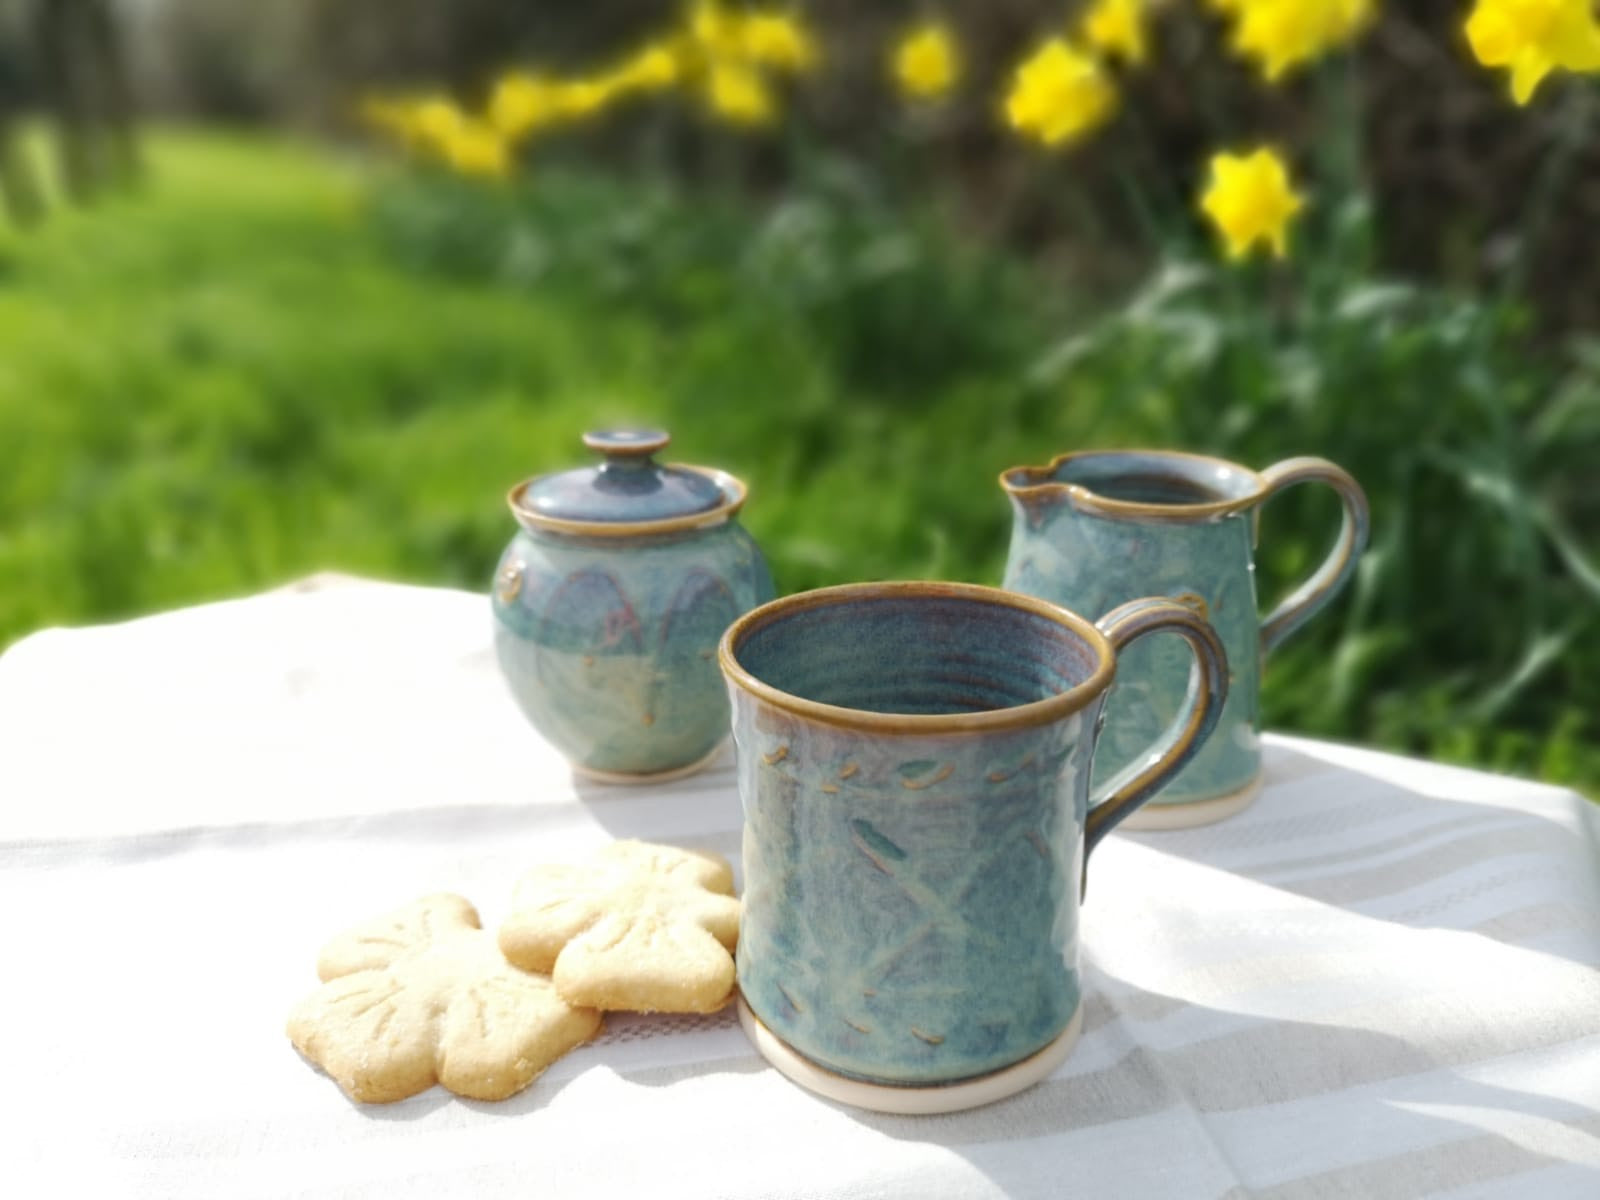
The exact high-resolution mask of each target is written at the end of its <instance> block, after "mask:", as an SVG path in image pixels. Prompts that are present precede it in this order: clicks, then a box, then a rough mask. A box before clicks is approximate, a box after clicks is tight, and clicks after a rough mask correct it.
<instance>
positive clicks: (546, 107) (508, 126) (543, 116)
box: [488, 74, 561, 139]
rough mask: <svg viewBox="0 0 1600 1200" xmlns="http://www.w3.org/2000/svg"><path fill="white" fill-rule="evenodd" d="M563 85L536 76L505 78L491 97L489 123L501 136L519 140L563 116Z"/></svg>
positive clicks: (498, 83) (517, 75) (520, 75)
mask: <svg viewBox="0 0 1600 1200" xmlns="http://www.w3.org/2000/svg"><path fill="white" fill-rule="evenodd" d="M559 89H560V85H558V84H555V83H552V82H551V81H550V80H548V79H540V78H538V77H537V76H534V75H523V74H511V75H506V76H504V77H502V78H501V79H500V80H499V81H498V82H497V83H496V84H495V86H494V91H493V92H492V93H490V96H489V114H488V115H489V124H490V125H492V126H494V128H495V129H496V130H498V131H499V132H500V134H501V136H502V137H507V138H512V139H515V138H520V137H523V136H524V135H526V134H528V133H530V132H532V131H533V130H535V129H538V128H539V127H540V126H543V125H547V124H549V123H551V122H552V121H554V120H556V119H557V118H558V117H559V116H560V114H561V105H560V100H559Z"/></svg>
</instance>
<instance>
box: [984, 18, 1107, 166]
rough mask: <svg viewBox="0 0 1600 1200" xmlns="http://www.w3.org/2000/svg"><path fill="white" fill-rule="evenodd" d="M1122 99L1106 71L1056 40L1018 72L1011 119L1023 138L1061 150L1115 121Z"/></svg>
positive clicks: (1010, 104) (1008, 107)
mask: <svg viewBox="0 0 1600 1200" xmlns="http://www.w3.org/2000/svg"><path fill="white" fill-rule="evenodd" d="M1116 100H1117V94H1116V91H1115V90H1114V89H1113V88H1112V86H1111V81H1110V80H1109V79H1108V78H1107V77H1106V73H1105V69H1104V68H1102V67H1101V65H1100V64H1099V63H1098V62H1096V61H1095V60H1094V59H1093V58H1092V57H1090V56H1089V55H1087V54H1084V53H1083V52H1081V51H1079V50H1076V49H1074V48H1073V47H1072V46H1071V45H1070V44H1069V43H1068V42H1067V41H1066V40H1065V39H1063V38H1051V39H1050V40H1049V41H1047V42H1045V43H1044V45H1042V46H1040V47H1039V49H1038V50H1037V51H1035V52H1034V54H1033V55H1032V57H1030V58H1028V59H1027V60H1026V61H1025V62H1023V63H1022V64H1021V65H1020V66H1019V67H1018V68H1017V73H1016V76H1015V78H1014V79H1013V80H1012V84H1011V92H1010V94H1009V95H1008V96H1007V97H1006V119H1007V120H1008V121H1009V122H1010V123H1011V127H1012V128H1013V129H1015V130H1016V131H1017V132H1018V133H1021V134H1024V135H1026V136H1028V137H1032V138H1035V139H1037V140H1038V141H1040V142H1043V143H1044V144H1045V145H1046V146H1060V145H1063V144H1064V143H1066V142H1070V141H1073V140H1075V139H1076V138H1078V137H1081V136H1082V135H1083V134H1085V133H1087V132H1089V131H1090V130H1092V129H1094V128H1095V127H1096V126H1097V125H1099V124H1100V123H1101V122H1103V121H1104V120H1105V119H1106V118H1107V117H1108V116H1110V115H1111V111H1112V109H1113V108H1114V107H1115V106H1116Z"/></svg>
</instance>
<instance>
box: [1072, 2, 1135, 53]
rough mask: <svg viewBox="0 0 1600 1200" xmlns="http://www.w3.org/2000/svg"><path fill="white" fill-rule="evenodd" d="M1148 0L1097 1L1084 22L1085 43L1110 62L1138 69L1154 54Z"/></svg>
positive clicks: (1085, 15) (1085, 16)
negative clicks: (1148, 35) (1118, 61)
mask: <svg viewBox="0 0 1600 1200" xmlns="http://www.w3.org/2000/svg"><path fill="white" fill-rule="evenodd" d="M1146 7H1147V0H1095V2H1094V4H1093V5H1091V6H1090V8H1089V11H1088V12H1087V13H1086V14H1084V18H1083V40H1084V41H1085V42H1087V43H1088V44H1089V45H1090V46H1092V47H1094V48H1095V49H1096V50H1098V51H1100V53H1101V54H1104V55H1105V56H1106V57H1108V58H1119V59H1121V60H1122V61H1123V62H1125V63H1129V64H1130V65H1134V66H1137V65H1138V64H1139V63H1142V62H1144V60H1145V59H1146V58H1148V57H1149V54H1150V43H1149V41H1148V39H1147V38H1146V36H1145V9H1146Z"/></svg>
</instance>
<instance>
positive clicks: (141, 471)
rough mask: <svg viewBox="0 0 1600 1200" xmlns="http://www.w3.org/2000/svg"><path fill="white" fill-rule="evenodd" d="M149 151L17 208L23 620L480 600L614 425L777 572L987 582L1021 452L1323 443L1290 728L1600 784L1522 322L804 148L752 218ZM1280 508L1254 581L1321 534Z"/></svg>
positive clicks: (4, 324)
mask: <svg viewBox="0 0 1600 1200" xmlns="http://www.w3.org/2000/svg"><path fill="white" fill-rule="evenodd" d="M150 149H151V153H150V159H151V180H150V183H149V185H148V186H147V187H146V188H145V190H143V191H142V192H140V193H139V194H137V195H134V196H130V197H124V198H118V199H113V200H108V201H106V202H104V203H103V204H102V205H100V206H99V207H97V208H95V209H94V210H92V211H88V212H70V211H58V212H57V213H56V214H55V215H53V217H52V219H51V220H50V221H49V223H48V224H47V225H46V226H44V227H43V228H42V229H40V230H38V231H36V232H33V233H29V234H27V235H12V234H7V235H3V237H0V645H4V644H6V643H7V642H9V641H10V640H12V639H14V638H16V637H17V636H20V635H21V634H23V633H25V632H27V631H28V630H30V629H34V628H37V627H40V626H44V625H47V624H53V623H61V622H81V621H98V620H104V619H108V618H115V617H121V616H126V615H130V614H134V613H138V612H144V611H150V610H154V609H160V608H166V607H171V606H175V605H179V604H184V603H190V602H194V601H199V600H204V599H208V598H211V597H217V596H222V595H229V594H235V593H238V592H241V591H247V590H252V589H257V588H261V587H264V586H268V585H271V584H274V583H277V582H280V581H283V580H286V579H290V578H293V577H295V576H297V575H301V574H304V573H307V572H310V571H314V570H319V569H324V568H336V569H341V570H346V571H353V572H361V573H370V574H375V575H382V576H390V577H396V578H403V579H413V580H419V581H428V582H437V583H447V584H456V585H459V586H463V587H469V588H475V589H486V587H487V580H488V576H489V573H490V571H491V569H492V566H493V563H494V560H495V557H496V556H497V554H498V552H499V549H500V548H501V546H502V545H503V543H504V542H505V540H506V539H507V538H508V537H509V535H510V532H511V528H512V526H511V522H510V518H509V516H508V515H507V513H506V511H505V508H504V503H503V497H504V493H505V490H506V489H507V487H508V486H509V485H510V484H511V483H513V482H515V481H516V480H518V479H519V478H522V477H525V476H526V475H528V474H530V473H532V472H536V471H541V470H546V469H551V468H555V467H558V466H563V465H567V464H571V463H573V462H574V461H576V460H578V459H580V458H581V457H582V450H581V447H580V446H579V443H578V435H579V434H580V433H581V432H582V431H583V430H584V429H585V428H591V427H595V426H599V425H603V424H609V423H616V422H625V421H637V422H646V423H651V424H662V425H665V426H667V427H668V428H670V429H671V430H672V431H673V433H674V435H675V439H676V440H675V445H674V454H675V455H677V456H679V457H681V458H683V459H687V460H689V461H698V462H709V463H716V464H718V465H721V466H725V467H727V468H729V469H731V470H733V471H735V472H737V473H739V474H740V475H742V476H744V477H745V478H746V479H747V480H748V481H749V482H750V484H751V493H752V495H751V501H750V504H749V507H748V509H747V523H748V525H749V526H750V528H751V529H752V531H753V532H754V533H755V534H756V536H757V537H758V538H759V539H760V540H761V542H762V544H763V545H764V547H765V548H766V549H767V551H768V553H769V556H770V557H771V558H772V560H773V565H774V570H775V573H776V575H777V577H778V582H779V586H780V587H781V588H783V589H785V590H796V589H799V588H804V587H810V586H816V585H819V584H824V583H830V582H837V581H842V580H847V579H871V578H887V577H896V576H899V577H950V578H966V579H975V580H979V581H983V582H996V581H998V578H999V574H1000V568H1001V565H1002V563H1003V560H1004V556H1005V552H1006V546H1007V539H1008V536H1009V527H1010V514H1009V510H1008V507H1007V504H1006V502H1005V500H1004V497H1003V496H1002V495H1001V493H1000V491H999V488H998V487H997V485H996V475H997V474H998V472H999V471H1000V470H1001V469H1002V468H1004V467H1006V466H1009V465H1014V464H1017V463H1022V462H1039V461H1043V460H1044V459H1046V458H1048V457H1049V456H1050V455H1052V454H1053V453H1056V452H1058V451H1060V450H1064V449H1068V448H1073V447H1081V446H1088V445H1115V444H1131V443H1154V444H1172V445H1186V446H1191V447H1194V448H1201V449H1212V450H1217V451H1220V452H1224V453H1227V454H1230V455H1233V456H1236V457H1239V458H1240V459H1241V460H1242V461H1247V462H1250V463H1252V464H1255V465H1264V464H1265V463H1266V462H1268V461H1271V460H1273V459H1275V458H1279V457H1284V456H1287V455H1289V454H1296V453H1322V454H1325V455H1327V456H1329V457H1332V458H1335V459H1337V460H1339V461H1341V462H1343V463H1344V464H1345V465H1347V466H1348V467H1350V468H1351V469H1352V470H1353V471H1354V472H1355V473H1356V474H1357V475H1358V476H1359V477H1360V478H1361V479H1362V480H1363V482H1364V483H1365V484H1366V485H1367V487H1368V488H1369V490H1370V492H1371V493H1372V496H1373V501H1374V509H1375V516H1376V527H1375V528H1376V533H1375V539H1374V552H1373V554H1372V555H1371V556H1369V559H1368V561H1367V564H1366V566H1365V568H1364V570H1363V572H1362V576H1361V579H1360V581H1359V582H1358V585H1357V586H1356V587H1355V588H1354V589H1353V594H1352V595H1351V596H1350V597H1347V598H1346V599H1344V600H1343V601H1341V602H1340V603H1339V604H1338V605H1337V606H1336V608H1335V609H1334V610H1333V611H1332V612H1331V613H1330V614H1329V615H1328V616H1327V617H1325V618H1324V619H1323V620H1321V621H1320V622H1319V623H1318V624H1317V625H1316V626H1315V627H1314V628H1313V629H1311V630H1310V631H1308V632H1307V633H1306V634H1305V635H1303V636H1299V637H1297V638H1296V639H1295V640H1294V642H1293V643H1292V644H1291V646H1290V647H1289V648H1288V649H1287V650H1286V651H1285V652H1284V653H1283V654H1282V655H1281V656H1279V657H1278V658H1276V659H1275V660H1274V662H1273V664H1272V670H1271V672H1270V675H1269V683H1268V689H1267V696H1266V708H1267V713H1268V717H1269V721H1270V722H1271V723H1272V724H1273V725H1275V726H1277V727H1280V728H1297V729H1303V730H1307V731H1310V732H1316V733H1322V734H1330V735H1335V736H1342V737H1348V738H1355V739H1360V740H1367V741H1374V742H1379V743H1382V744H1385V745H1389V746H1393V747H1396V748H1400V749H1405V750H1410V751H1417V752H1423V753H1431V754H1436V755H1439V756H1442V757H1448V758H1452V759H1457V760H1462V761H1472V762H1478V763H1483V764H1487V765H1491V766H1497V767H1503V768H1506V769H1511V770H1517V771H1523V772H1531V773H1538V774H1542V775H1544V776H1546V777H1549V778H1553V779H1562V780H1575V781H1578V782H1580V783H1584V784H1586V785H1593V784H1594V783H1595V782H1596V781H1600V748H1597V746H1596V743H1597V741H1600V737H1597V729H1596V723H1595V722H1596V718H1595V717H1594V715H1593V714H1595V713H1596V712H1600V654H1597V653H1596V651H1595V650H1594V649H1592V648H1591V647H1592V646H1593V643H1594V638H1593V636H1592V635H1593V632H1594V630H1595V621H1594V617H1595V615H1596V613H1597V611H1600V576H1595V577H1594V578H1590V577H1588V576H1587V575H1585V572H1586V571H1591V570H1592V568H1590V567H1589V565H1588V564H1589V561H1590V560H1589V559H1588V558H1587V557H1586V556H1587V555H1588V553H1589V552H1590V551H1589V548H1588V547H1585V546H1584V545H1582V544H1581V542H1580V540H1579V538H1578V535H1577V534H1576V533H1574V532H1573V530H1575V529H1582V528H1585V522H1586V521H1588V520H1589V519H1590V518H1591V517H1593V516H1595V515H1597V514H1596V513H1595V511H1594V506H1595V504H1596V497H1595V496H1594V493H1593V489H1592V488H1590V487H1587V486H1586V485H1585V484H1584V480H1585V479H1587V478H1590V477H1591V476H1590V473H1591V471H1592V468H1591V466H1590V464H1591V463H1592V462H1593V461H1596V459H1595V458H1593V454H1594V453H1595V452H1596V450H1600V417H1597V414H1600V403H1597V401H1600V387H1597V386H1596V384H1595V380H1596V378H1597V376H1600V372H1597V371H1596V370H1595V369H1593V368H1592V367H1584V366H1583V365H1582V363H1581V362H1579V361H1578V360H1576V359H1572V360H1569V359H1568V358H1565V357H1558V356H1552V355H1549V354H1539V353H1537V352H1535V351H1534V350H1532V349H1530V348H1528V347H1527V346H1526V345H1525V339H1524V338H1523V335H1522V333H1521V330H1520V329H1519V327H1518V324H1517V316H1516V314H1515V312H1514V310H1511V309H1508V308H1504V307H1493V306H1491V307H1484V306H1477V305H1473V304H1471V303H1469V302H1458V301H1456V300H1452V299H1449V298H1445V297H1437V296H1433V295H1431V294H1427V293H1419V292H1415V291H1410V290H1405V289H1384V288H1374V287H1373V286H1372V285H1371V284H1370V283H1369V281H1367V280H1366V279H1365V278H1364V277H1359V276H1355V275H1353V273H1352V272H1351V271H1350V270H1342V271H1341V270H1335V269H1332V268H1330V267H1329V266H1328V263H1329V262H1330V261H1332V262H1333V263H1334V264H1335V266H1337V265H1338V258H1337V256H1336V255H1334V256H1329V257H1325V258H1323V259H1320V260H1318V259H1314V258H1311V259H1309V260H1308V263H1307V264H1306V274H1307V282H1305V283H1304V285H1303V287H1302V288H1301V289H1300V291H1299V292H1298V293H1297V294H1296V295H1295V296H1294V297H1292V302H1286V301H1285V298H1284V297H1283V296H1282V295H1281V294H1280V293H1281V291H1282V288H1281V284H1279V283H1275V282H1274V281H1272V280H1269V279H1266V278H1264V277H1261V276H1258V275H1254V274H1251V273H1243V274H1241V273H1228V272H1223V273H1214V272H1210V271H1204V270H1202V271H1188V272H1176V273H1174V272H1168V273H1167V274H1166V275H1164V276H1163V277H1162V278H1161V279H1160V280H1159V281H1157V283H1156V284H1155V285H1153V286H1152V288H1151V289H1149V290H1148V291H1147V292H1146V293H1144V294H1143V295H1142V296H1140V297H1137V298H1135V300H1134V302H1133V303H1131V304H1130V305H1128V306H1127V307H1125V308H1124V309H1121V310H1118V311H1116V312H1112V313H1108V314H1104V315H1102V316H1099V317H1096V318H1094V319H1090V318H1089V317H1087V316H1085V315H1082V314H1083V310H1082V306H1081V305H1076V304H1075V303H1074V297H1073V296H1072V295H1071V294H1070V292H1069V291H1067V290H1066V289H1064V288H1063V286H1062V285H1061V283H1060V281H1058V280H1053V279H1050V278H1048V277H1046V276H1044V275H1041V274H1040V273H1038V272H1037V271H1036V270H1035V269H1034V268H1032V267H1030V266H1029V265H1027V264H1024V263H1021V262H1018V261H1015V260H1013V259H1011V258H1008V257H1006V256H1003V255H1000V254H997V253H994V252H991V251H986V250H984V249H983V248H981V247H974V246H972V245H971V244H970V243H969V242H967V241H966V240H965V239H962V238H958V237H954V236H952V235H951V234H950V233H949V232H948V230H947V229H946V228H945V227H944V226H943V224H942V223H941V222H940V221H939V220H938V219H936V218H935V217H933V216H931V215H929V213H928V211H927V210H926V209H925V208H920V207H919V208H918V209H917V210H916V211H915V212H908V211H906V210H905V209H904V207H903V206H897V205H896V204H895V203H893V202H892V201H891V200H890V199H889V198H886V197H885V196H883V195H882V194H881V193H880V192H879V191H877V190H876V189H875V188H874V187H873V186H871V184H870V183H869V182H866V181H863V180H861V179H859V178H856V177H853V176H848V175H839V174H830V173H828V172H819V173H817V174H814V175H812V176H810V177H808V178H807V179H806V181H805V184H804V186H802V187H799V188H797V189H796V190H795V191H794V192H793V193H791V195H790V197H789V198H788V199H787V200H785V201H783V202H782V203H781V204H779V205H777V206H776V207H775V208H772V209H769V210H766V211H752V210H751V209H749V208H748V207H747V206H746V205H743V204H740V203H736V202H733V201H730V200H726V199H720V198H718V197H715V196H705V195H698V196H683V195H679V194H677V193H675V192H674V190H673V189H672V188H670V187H668V186H666V185H665V184H662V183H659V182H655V183H652V182H649V181H643V182H641V181H639V180H620V179H616V178H611V179H607V178H604V177H597V176H595V175H593V174H592V173H590V174H585V173H582V172H571V171H567V172H562V171H557V170H551V171H548V172H541V174H540V175H538V176H537V177H536V178H535V179H534V180H533V181H532V182H531V183H528V184H525V185H519V186H517V187H513V188H510V189H506V190H503V191H483V190H480V189H473V188H470V187H466V186H464V185H460V184H455V183H452V182H450V181H439V180H412V179H406V178H404V177H400V176H394V175H390V174H385V173H383V172H375V171H374V170H373V169H372V168H371V167H370V166H364V165H362V164H357V163H344V162H340V161H338V160H335V159H333V158H330V157H329V156H328V155H327V154H326V153H324V152H320V151H317V150H314V149H311V148H307V147H300V146H296V145H293V144H290V143H286V142H281V141H265V140H259V139H247V140H241V139H233V138H229V137H226V136H221V135H216V134H204V133H175V132H167V133H163V134H161V135H159V136H156V137H154V138H153V139H152V142H151V147H150ZM1331 519H1332V518H1331V513H1330V512H1329V510H1328V508H1327V506H1326V505H1325V504H1323V503H1322V502H1321V499H1320V498H1318V497H1315V496H1310V495H1308V496H1297V495H1294V494H1291V495H1290V496H1289V497H1285V498H1284V500H1282V501H1281V502H1279V503H1278V504H1277V505H1275V506H1274V511H1272V512H1271V513H1269V514H1268V516H1267V519H1266V521H1265V522H1264V526H1263V543H1262V571H1263V576H1264V581H1265V586H1264V589H1263V590H1264V591H1267V592H1270V591H1272V590H1273V589H1274V588H1276V587H1278V586H1280V585H1281V584H1282V583H1283V582H1284V581H1286V580H1289V579H1292V578H1294V577H1295V576H1297V575H1301V574H1303V573H1304V572H1305V571H1306V570H1308V569H1309V566H1310V564H1311V562H1312V561H1313V559H1314V558H1315V556H1316V555H1318V554H1319V553H1320V552H1321V550H1322V548H1323V546H1324V545H1325V544H1326V541H1327V539H1328V538H1329V537H1330V536H1331Z"/></svg>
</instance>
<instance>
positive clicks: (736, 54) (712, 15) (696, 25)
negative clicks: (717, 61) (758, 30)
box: [689, 0, 744, 58]
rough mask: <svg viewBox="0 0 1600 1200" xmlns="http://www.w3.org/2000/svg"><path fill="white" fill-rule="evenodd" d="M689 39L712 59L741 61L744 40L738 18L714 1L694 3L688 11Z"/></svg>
mask: <svg viewBox="0 0 1600 1200" xmlns="http://www.w3.org/2000/svg"><path fill="white" fill-rule="evenodd" d="M689 37H690V39H691V40H692V41H693V42H694V44H695V46H696V47H697V48H698V49H699V50H700V51H701V52H702V53H703V54H705V55H707V56H709V57H711V58H742V57H743V56H744V39H743V35H742V29H741V24H740V21H739V18H738V17H737V16H735V15H734V14H732V13H730V12H728V11H727V9H725V8H723V7H722V5H721V4H719V3H717V0H697V3H696V4H695V6H694V7H693V8H692V9H690V10H689Z"/></svg>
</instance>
